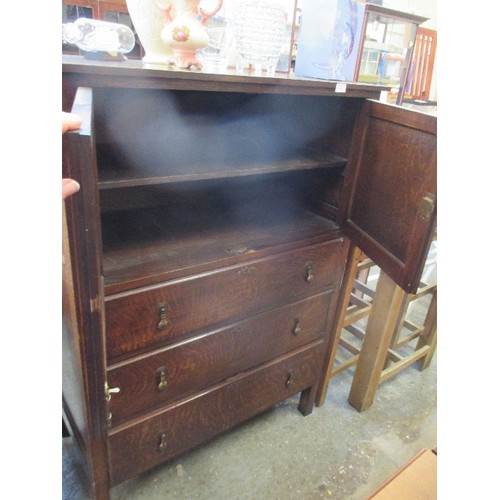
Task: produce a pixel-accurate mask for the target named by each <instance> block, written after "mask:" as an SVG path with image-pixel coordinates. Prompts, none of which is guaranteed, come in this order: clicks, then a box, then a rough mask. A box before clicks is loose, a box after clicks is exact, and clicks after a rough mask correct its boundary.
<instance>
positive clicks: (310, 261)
mask: <svg viewBox="0 0 500 500" xmlns="http://www.w3.org/2000/svg"><path fill="white" fill-rule="evenodd" d="M343 258H344V245H343V244H342V240H335V241H328V242H325V243H321V244H318V245H312V246H308V247H304V248H300V249H297V250H292V251H290V252H285V253H282V254H277V255H273V256H271V257H267V258H263V259H257V260H253V261H248V262H246V263H244V264H241V265H237V266H230V267H226V268H222V269H219V270H216V271H213V272H209V273H204V274H201V275H196V276H192V277H189V278H186V279H182V280H175V281H172V282H168V283H166V284H163V285H159V286H155V287H151V288H147V289H141V290H140V291H136V292H133V293H127V294H123V295H118V296H114V297H109V298H107V300H106V304H105V308H106V348H107V355H108V359H113V358H114V357H117V356H120V355H124V354H127V353H132V352H133V351H137V350H138V349H142V350H145V348H146V347H152V346H159V345H165V344H166V343H168V342H171V341H174V340H179V339H180V338H182V337H183V336H184V337H186V336H187V334H191V333H194V332H197V331H198V332H200V331H201V330H204V331H208V328H210V327H211V326H215V325H217V324H220V325H221V326H222V325H223V324H224V323H225V324H227V323H228V322H230V321H236V320H238V319H243V318H245V317H247V316H249V315H251V314H257V313H259V312H261V311H265V310H270V309H273V308H275V307H279V306H281V305H285V304H287V303H289V302H291V301H293V300H299V299H301V298H304V297H305V296H307V295H310V294H311V293H313V292H314V291H315V290H319V289H321V288H322V287H323V288H324V287H332V286H334V287H338V281H339V279H340V275H341V272H342V265H341V264H343Z"/></svg>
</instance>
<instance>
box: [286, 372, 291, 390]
mask: <svg viewBox="0 0 500 500" xmlns="http://www.w3.org/2000/svg"><path fill="white" fill-rule="evenodd" d="M285 385H286V386H287V387H290V386H291V385H292V372H289V373H288V375H287V377H286V382H285Z"/></svg>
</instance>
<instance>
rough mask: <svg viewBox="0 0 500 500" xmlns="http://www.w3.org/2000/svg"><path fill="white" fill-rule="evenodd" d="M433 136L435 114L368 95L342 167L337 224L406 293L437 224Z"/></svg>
mask: <svg viewBox="0 0 500 500" xmlns="http://www.w3.org/2000/svg"><path fill="white" fill-rule="evenodd" d="M436 138H437V119H436V117H435V116H432V115H427V114H424V113H419V112H415V111H409V110H407V109H404V108H399V107H396V106H391V105H387V104H382V103H380V102H377V101H370V100H367V101H365V102H364V103H363V108H362V110H361V113H360V114H359V118H358V121H357V123H356V125H355V128H354V134H353V143H352V145H351V154H350V156H349V160H348V163H347V167H346V171H345V184H344V189H343V198H342V202H341V206H340V212H339V216H340V217H339V222H340V226H341V227H342V229H343V231H344V233H345V234H346V236H347V237H348V238H349V239H350V240H351V242H352V244H354V245H356V246H358V247H359V248H360V249H361V250H362V251H363V252H364V253H365V254H366V255H367V256H368V257H369V258H370V259H372V260H373V262H375V264H377V265H378V266H379V267H380V268H381V269H382V270H383V271H384V272H385V273H386V274H387V275H388V276H389V277H390V278H392V280H394V282H395V283H396V284H397V285H399V286H400V287H401V288H402V289H403V290H405V291H406V292H408V293H415V292H416V291H417V288H418V284H419V281H420V276H421V273H422V269H423V266H424V264H425V259H426V256H427V252H428V250H429V246H430V243H431V241H432V238H433V235H434V232H435V229H436V214H437V196H436V191H437V180H436V177H437V172H436V171H437V160H436V152H437V151H436V150H437V140H436Z"/></svg>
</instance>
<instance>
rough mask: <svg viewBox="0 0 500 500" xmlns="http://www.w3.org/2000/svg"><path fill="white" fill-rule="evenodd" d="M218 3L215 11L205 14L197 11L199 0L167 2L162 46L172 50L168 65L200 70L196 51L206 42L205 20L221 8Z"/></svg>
mask: <svg viewBox="0 0 500 500" xmlns="http://www.w3.org/2000/svg"><path fill="white" fill-rule="evenodd" d="M222 1H223V0H218V1H217V4H216V5H215V7H214V9H213V10H212V11H210V12H207V11H205V10H203V9H202V8H200V3H201V1H200V0H170V5H169V6H168V7H167V8H166V9H165V14H166V16H167V24H166V25H165V27H164V28H163V29H162V31H161V39H162V41H163V43H164V44H165V45H166V46H167V47H170V48H171V49H172V52H173V57H172V58H171V60H170V63H171V64H174V65H175V66H176V67H178V68H181V69H201V68H202V63H201V62H200V61H199V60H198V59H197V57H196V51H197V50H199V49H203V48H204V47H206V46H207V45H208V43H209V36H208V33H207V30H206V28H205V23H206V21H207V20H208V19H209V18H210V17H212V16H214V15H215V14H216V13H217V12H218V11H219V9H220V8H221V7H222Z"/></svg>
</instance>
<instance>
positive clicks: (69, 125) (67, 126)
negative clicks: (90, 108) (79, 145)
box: [62, 111, 82, 134]
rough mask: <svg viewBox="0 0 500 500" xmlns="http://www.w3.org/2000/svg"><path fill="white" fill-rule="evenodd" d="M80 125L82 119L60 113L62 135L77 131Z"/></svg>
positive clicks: (70, 114)
mask: <svg viewBox="0 0 500 500" xmlns="http://www.w3.org/2000/svg"><path fill="white" fill-rule="evenodd" d="M81 124H82V119H81V118H80V117H79V116H78V115H75V114H74V113H65V112H64V111H63V113H62V133H63V134H65V133H66V132H68V131H69V130H77V129H79V128H80V126H81Z"/></svg>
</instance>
